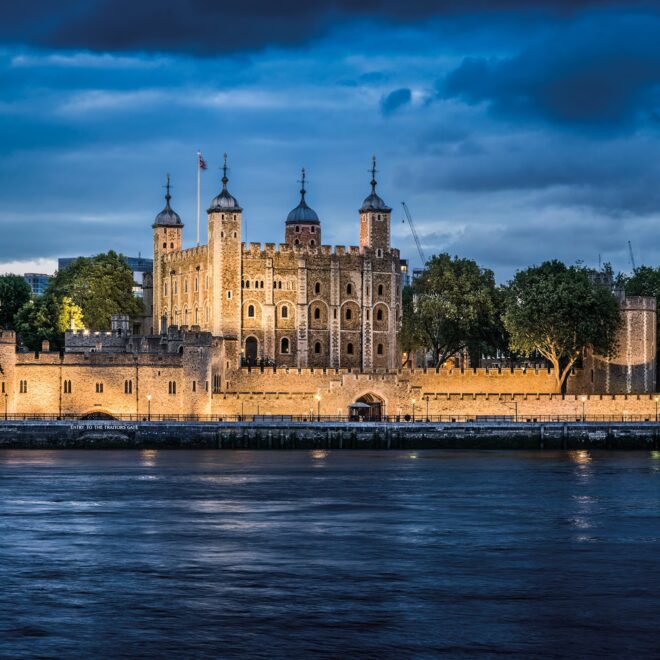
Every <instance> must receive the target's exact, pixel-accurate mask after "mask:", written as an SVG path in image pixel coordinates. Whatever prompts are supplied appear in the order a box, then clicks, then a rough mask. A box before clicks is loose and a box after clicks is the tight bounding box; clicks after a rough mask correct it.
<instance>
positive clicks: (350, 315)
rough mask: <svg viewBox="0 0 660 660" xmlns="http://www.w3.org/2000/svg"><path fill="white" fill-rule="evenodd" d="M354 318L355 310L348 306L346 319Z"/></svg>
mask: <svg viewBox="0 0 660 660" xmlns="http://www.w3.org/2000/svg"><path fill="white" fill-rule="evenodd" d="M352 318H353V311H352V310H351V308H350V307H347V308H346V320H347V321H350V320H351V319H352Z"/></svg>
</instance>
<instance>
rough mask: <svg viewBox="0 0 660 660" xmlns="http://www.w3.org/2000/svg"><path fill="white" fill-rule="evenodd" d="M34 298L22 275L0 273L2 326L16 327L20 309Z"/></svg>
mask: <svg viewBox="0 0 660 660" xmlns="http://www.w3.org/2000/svg"><path fill="white" fill-rule="evenodd" d="M31 298H32V290H31V289H30V286H29V285H28V283H27V282H26V281H25V278H23V277H22V276H21V275H0V328H8V329H11V330H13V329H15V328H16V323H15V317H16V314H17V313H18V310H19V309H20V308H21V307H23V305H25V303H27V302H28V301H29V300H30V299H31Z"/></svg>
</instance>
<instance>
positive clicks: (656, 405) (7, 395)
mask: <svg viewBox="0 0 660 660" xmlns="http://www.w3.org/2000/svg"><path fill="white" fill-rule="evenodd" d="M8 398H9V394H7V392H5V422H6V421H7V399H8ZM655 421H656V422H657V421H658V399H657V397H656V399H655Z"/></svg>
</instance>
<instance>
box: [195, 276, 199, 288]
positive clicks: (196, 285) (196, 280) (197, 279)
mask: <svg viewBox="0 0 660 660" xmlns="http://www.w3.org/2000/svg"><path fill="white" fill-rule="evenodd" d="M195 291H199V277H196V278H195Z"/></svg>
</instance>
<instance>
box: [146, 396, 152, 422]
mask: <svg viewBox="0 0 660 660" xmlns="http://www.w3.org/2000/svg"><path fill="white" fill-rule="evenodd" d="M147 419H148V420H149V421H151V394H147Z"/></svg>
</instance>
